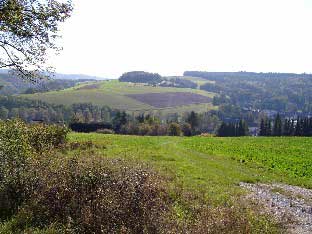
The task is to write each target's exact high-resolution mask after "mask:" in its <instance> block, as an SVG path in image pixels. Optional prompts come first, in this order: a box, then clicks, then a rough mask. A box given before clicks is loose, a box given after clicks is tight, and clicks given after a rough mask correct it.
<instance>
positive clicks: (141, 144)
mask: <svg viewBox="0 0 312 234" xmlns="http://www.w3.org/2000/svg"><path fill="white" fill-rule="evenodd" d="M70 140H71V141H92V142H94V143H95V144H98V145H101V146H105V149H101V150H98V152H99V153H100V154H101V155H103V157H113V158H127V159H133V160H142V161H145V162H148V163H150V164H152V165H154V166H155V167H156V168H158V169H159V171H160V172H161V173H163V174H166V175H170V176H173V177H174V178H175V180H174V181H175V183H176V184H179V185H181V186H183V187H184V188H186V189H191V190H192V191H198V192H199V194H204V196H205V198H206V199H207V200H208V201H211V202H212V203H214V204H224V202H228V201H229V200H231V199H233V198H235V197H237V198H238V197H239V196H240V195H241V194H242V193H243V190H242V189H241V188H240V187H239V186H238V185H239V183H240V182H250V183H255V182H262V183H273V182H281V183H286V184H291V185H299V186H303V187H307V188H312V139H311V138H295V137H289V138H252V137H243V138H210V137H207V138H206V137H190V138H185V137H139V136H121V135H101V134H76V133H75V134H71V135H70ZM99 148H101V147H99Z"/></svg>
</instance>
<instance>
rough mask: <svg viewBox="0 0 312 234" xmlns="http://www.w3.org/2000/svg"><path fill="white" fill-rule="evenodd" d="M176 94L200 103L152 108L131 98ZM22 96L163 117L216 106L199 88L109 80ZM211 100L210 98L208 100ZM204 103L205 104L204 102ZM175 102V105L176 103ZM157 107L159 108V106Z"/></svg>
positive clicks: (200, 110) (177, 96)
mask: <svg viewBox="0 0 312 234" xmlns="http://www.w3.org/2000/svg"><path fill="white" fill-rule="evenodd" d="M166 93H175V96H173V97H172V98H177V99H178V98H179V97H180V96H181V95H179V94H180V93H188V95H192V94H193V95H194V96H197V97H200V98H199V99H198V98H197V99H198V100H199V101H198V102H197V103H196V104H194V102H191V103H187V102H186V103H179V104H178V105H176V104H174V105H171V104H170V102H168V103H167V104H166V105H156V104H155V105H154V106H153V105H150V103H144V102H141V101H139V100H137V99H135V98H131V97H130V96H129V95H142V94H154V95H155V94H159V95H160V94H166ZM21 96H22V97H25V98H28V99H33V100H42V101H45V102H48V103H53V104H63V105H71V104H74V103H92V104H94V105H98V106H109V107H111V108H114V109H120V110H126V111H129V112H133V111H141V112H143V111H146V112H148V111H161V112H162V113H163V114H169V113H177V112H178V113H183V112H186V111H192V110H193V111H196V112H205V111H208V110H211V109H214V108H216V107H213V105H212V103H211V102H210V101H207V100H209V99H210V98H212V97H213V96H214V94H213V93H209V92H206V91H202V90H196V89H186V88H185V89H183V88H171V87H152V86H146V85H144V84H134V83H123V82H119V81H118V80H109V81H101V82H89V83H84V84H80V85H77V86H75V87H73V88H69V89H65V90H61V91H52V92H47V93H36V94H30V95H21ZM208 98H209V99H208ZM203 100H204V101H203ZM173 103H174V102H173ZM155 106H156V107H155Z"/></svg>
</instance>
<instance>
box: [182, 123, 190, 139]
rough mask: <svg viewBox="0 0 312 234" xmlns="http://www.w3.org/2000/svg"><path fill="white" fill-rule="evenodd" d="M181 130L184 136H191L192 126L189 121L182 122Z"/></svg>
mask: <svg viewBox="0 0 312 234" xmlns="http://www.w3.org/2000/svg"><path fill="white" fill-rule="evenodd" d="M181 130H182V132H183V135H184V136H192V126H191V125H190V124H189V123H184V124H183V125H182V129H181Z"/></svg>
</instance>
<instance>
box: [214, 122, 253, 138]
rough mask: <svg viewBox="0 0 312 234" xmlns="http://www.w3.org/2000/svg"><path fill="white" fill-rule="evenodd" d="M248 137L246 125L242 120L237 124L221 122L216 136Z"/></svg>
mask: <svg viewBox="0 0 312 234" xmlns="http://www.w3.org/2000/svg"><path fill="white" fill-rule="evenodd" d="M248 135H249V129H248V125H247V123H246V122H245V121H244V120H240V121H239V122H238V123H225V122H223V123H222V124H221V126H220V127H219V129H218V132H217V136H219V137H240V136H248Z"/></svg>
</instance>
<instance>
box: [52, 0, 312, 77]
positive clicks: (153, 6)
mask: <svg viewBox="0 0 312 234" xmlns="http://www.w3.org/2000/svg"><path fill="white" fill-rule="evenodd" d="M74 4H75V10H74V14H73V16H72V17H71V18H70V19H69V20H68V21H67V22H66V23H65V24H64V25H63V26H62V29H61V35H62V36H63V38H62V40H61V42H62V45H63V48H64V50H63V51H62V52H61V54H60V55H59V56H57V57H55V58H53V60H52V63H53V64H54V66H55V67H56V69H57V71H58V72H63V73H83V74H90V75H98V76H104V77H109V78H116V77H118V76H119V75H121V74H122V73H124V72H127V71H133V70H144V71H149V72H158V73H160V74H161V75H180V74H182V73H183V71H185V70H204V71H242V70H243V71H257V72H259V71H263V72H268V71H271V72H297V73H303V72H308V73H312V0H235V1H233V0H88V1H86V0H74Z"/></svg>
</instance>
